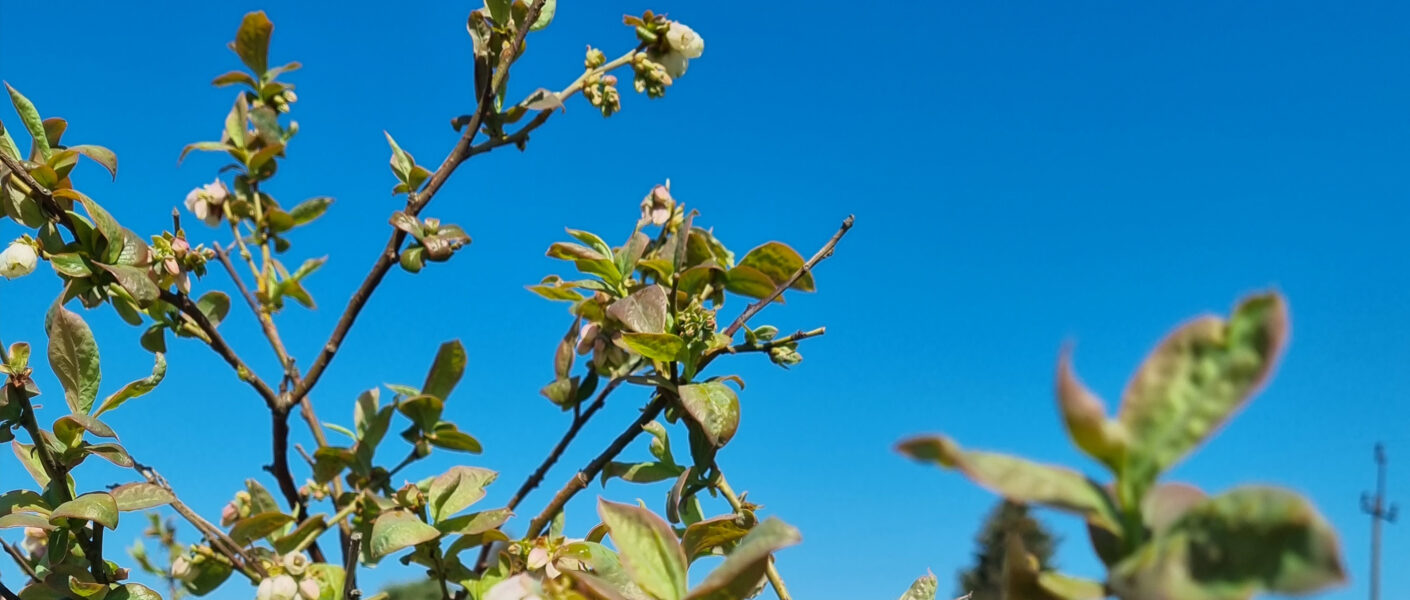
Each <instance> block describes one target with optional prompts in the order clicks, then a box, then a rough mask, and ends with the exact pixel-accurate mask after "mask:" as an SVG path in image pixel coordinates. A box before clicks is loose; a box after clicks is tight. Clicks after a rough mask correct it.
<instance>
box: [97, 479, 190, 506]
mask: <svg viewBox="0 0 1410 600" xmlns="http://www.w3.org/2000/svg"><path fill="white" fill-rule="evenodd" d="M109 493H111V494H112V495H113V500H114V501H116V502H117V509H118V510H120V511H134V510H146V509H149V508H156V507H158V506H162V505H165V504H170V503H171V501H172V500H175V499H176V496H175V495H174V494H172V493H171V492H170V491H169V490H167V489H166V488H164V487H162V486H159V485H157V484H155V483H146V482H138V483H126V484H123V485H120V486H117V487H115V488H113V489H112V491H111V492H109Z"/></svg>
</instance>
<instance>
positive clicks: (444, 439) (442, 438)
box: [426, 421, 484, 454]
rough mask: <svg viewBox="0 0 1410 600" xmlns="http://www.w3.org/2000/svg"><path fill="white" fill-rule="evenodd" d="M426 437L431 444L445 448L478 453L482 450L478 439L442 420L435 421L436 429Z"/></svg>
mask: <svg viewBox="0 0 1410 600" xmlns="http://www.w3.org/2000/svg"><path fill="white" fill-rule="evenodd" d="M447 425H449V427H447ZM426 439H427V440H429V441H430V442H431V445H432V446H435V447H437V448H445V449H446V450H455V451H457V452H469V453H470V454H479V453H480V452H482V451H483V450H484V448H482V447H481V446H480V440H477V439H475V438H474V436H471V435H470V434H468V433H465V432H463V431H460V430H458V429H456V428H455V425H453V424H450V423H446V422H444V421H443V422H441V423H437V424H436V430H435V431H432V432H430V433H429V434H428V435H427V437H426Z"/></svg>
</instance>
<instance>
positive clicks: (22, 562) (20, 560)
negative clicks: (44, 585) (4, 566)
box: [0, 540, 39, 581]
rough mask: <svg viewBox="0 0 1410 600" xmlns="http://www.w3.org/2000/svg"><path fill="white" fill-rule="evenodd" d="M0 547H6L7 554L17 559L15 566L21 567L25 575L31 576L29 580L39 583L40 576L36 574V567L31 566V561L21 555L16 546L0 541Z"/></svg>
mask: <svg viewBox="0 0 1410 600" xmlns="http://www.w3.org/2000/svg"><path fill="white" fill-rule="evenodd" d="M0 546H4V547H5V553H6V554H9V555H10V558H13V559H15V564H16V565H19V567H20V570H21V571H24V574H25V575H29V578H30V579H32V580H34V581H39V574H38V573H35V572H34V567H31V566H29V560H28V559H26V558H25V557H24V555H23V554H21V553H20V549H19V548H16V547H15V545H14V544H11V543H9V542H6V541H4V540H0Z"/></svg>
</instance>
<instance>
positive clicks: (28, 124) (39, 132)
mask: <svg viewBox="0 0 1410 600" xmlns="http://www.w3.org/2000/svg"><path fill="white" fill-rule="evenodd" d="M5 89H7V90H9V91H10V103H11V104H14V105H15V112H17V113H19V114H20V120H21V121H23V122H24V128H25V130H26V131H28V132H29V136H30V137H31V138H32V141H33V143H34V146H35V148H37V149H38V150H39V158H41V159H43V160H49V157H50V156H52V155H53V151H52V150H51V149H50V148H49V136H48V134H47V133H46V132H45V131H44V120H43V119H41V118H39V110H37V109H35V108H34V103H33V102H30V101H29V98H26V97H24V94H21V93H20V92H19V90H17V89H15V88H13V87H10V84H8V83H6V84H5Z"/></svg>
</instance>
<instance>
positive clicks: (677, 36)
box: [658, 21, 705, 77]
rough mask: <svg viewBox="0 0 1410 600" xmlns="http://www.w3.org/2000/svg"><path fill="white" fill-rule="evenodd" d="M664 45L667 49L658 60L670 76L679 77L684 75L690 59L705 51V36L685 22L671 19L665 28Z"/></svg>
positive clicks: (698, 56)
mask: <svg viewBox="0 0 1410 600" xmlns="http://www.w3.org/2000/svg"><path fill="white" fill-rule="evenodd" d="M666 47H667V51H666V52H665V53H664V54H662V55H660V58H659V59H658V60H659V61H660V62H661V64H662V65H664V66H665V67H666V72H667V73H670V74H671V77H680V76H681V75H685V70H686V68H687V67H688V66H689V65H690V60H691V59H693V58H700V55H701V54H704V53H705V38H702V37H700V34H698V33H695V30H694V29H691V28H690V27H687V26H686V24H685V23H681V22H680V21H671V23H670V26H669V28H668V29H666Z"/></svg>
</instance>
